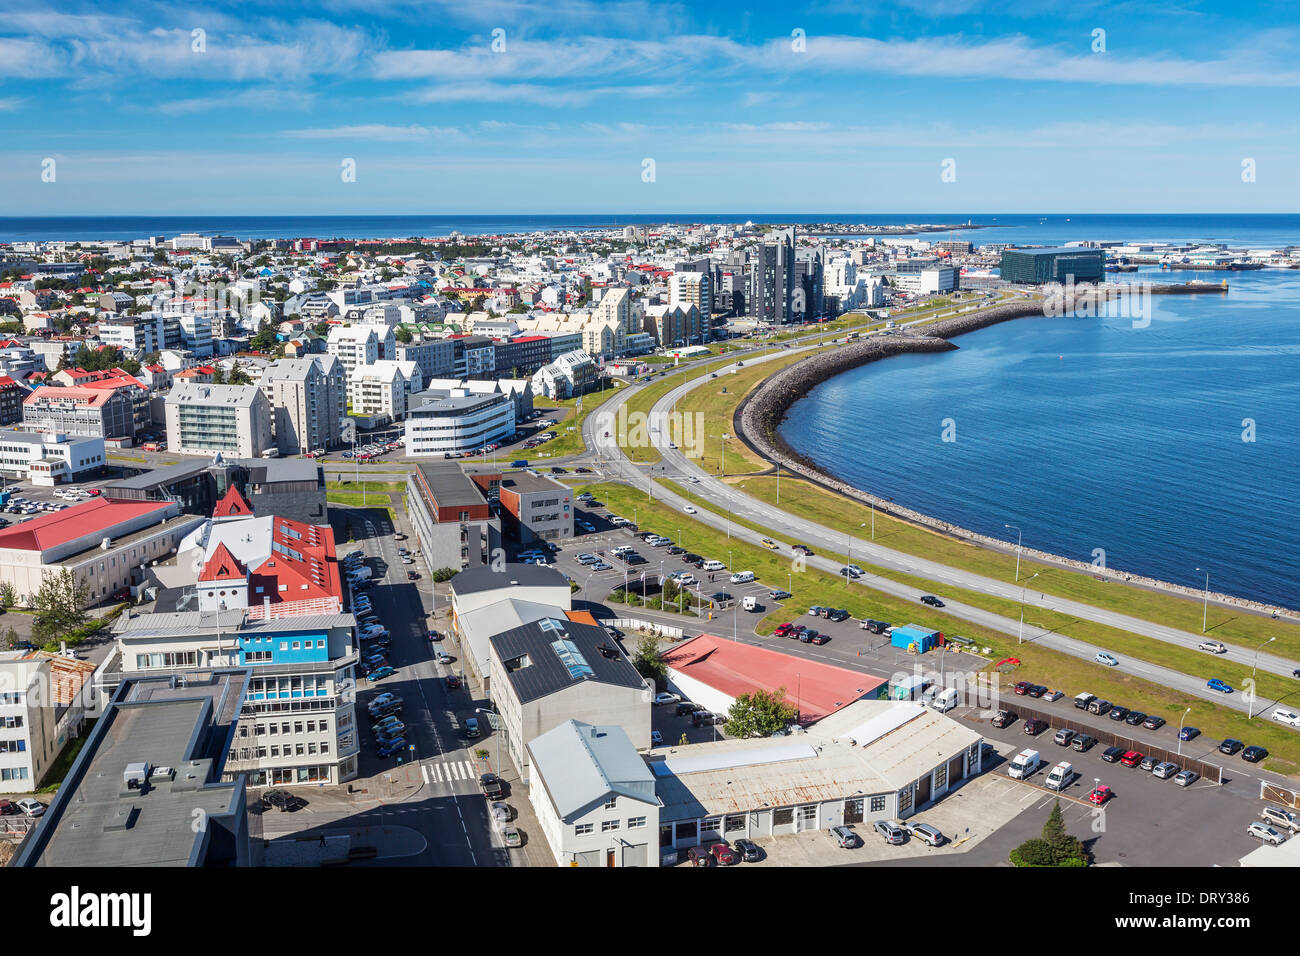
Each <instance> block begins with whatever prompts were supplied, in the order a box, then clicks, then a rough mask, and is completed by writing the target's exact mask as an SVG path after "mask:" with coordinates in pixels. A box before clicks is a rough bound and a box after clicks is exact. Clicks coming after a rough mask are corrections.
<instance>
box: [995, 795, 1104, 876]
mask: <svg viewBox="0 0 1300 956" xmlns="http://www.w3.org/2000/svg"><path fill="white" fill-rule="evenodd" d="M1010 859H1011V862H1012V863H1014V864H1015V865H1016V866H1066V867H1075V866H1087V865H1088V851H1087V849H1085V848H1084V845H1083V843H1082V842H1080V841H1079V840H1078V838H1076V837H1072V836H1070V834H1069V833H1067V832H1066V830H1065V816H1064V814H1063V813H1062V812H1061V800H1060V798H1059V797H1058V798H1057V800H1056V803H1055V804H1053V806H1052V812H1051V813H1049V814H1048V815H1047V821H1046V822H1045V823H1044V824H1043V832H1042V835H1041V836H1038V837H1033V838H1032V839H1029V840H1026V841H1025V842H1024V843H1022V844H1020V846H1018V847H1016V848H1015V849H1014V850H1012V851H1011V855H1010Z"/></svg>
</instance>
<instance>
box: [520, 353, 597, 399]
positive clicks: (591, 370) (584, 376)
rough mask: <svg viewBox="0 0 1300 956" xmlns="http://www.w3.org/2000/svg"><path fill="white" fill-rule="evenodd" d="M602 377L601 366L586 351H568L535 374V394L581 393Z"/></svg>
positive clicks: (561, 397)
mask: <svg viewBox="0 0 1300 956" xmlns="http://www.w3.org/2000/svg"><path fill="white" fill-rule="evenodd" d="M599 377H600V368H599V366H597V365H596V363H595V361H594V360H593V359H592V357H591V356H590V355H588V354H587V353H586V352H566V353H565V354H564V355H561V356H559V357H557V358H556V360H555V361H554V362H552V363H551V364H549V365H545V366H543V367H542V368H540V369H538V370H537V374H535V375H534V376H533V394H535V395H543V396H545V397H546V398H559V399H564V398H571V397H573V396H574V395H581V394H582V393H583V392H585V391H586V390H587V389H589V388H590V387H591V386H592V385H594V384H595V383H596V382H597V381H598V380H599Z"/></svg>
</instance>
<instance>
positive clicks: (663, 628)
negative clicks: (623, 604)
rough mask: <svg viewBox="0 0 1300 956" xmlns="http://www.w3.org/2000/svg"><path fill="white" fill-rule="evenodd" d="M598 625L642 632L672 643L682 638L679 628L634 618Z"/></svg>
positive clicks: (610, 620)
mask: <svg viewBox="0 0 1300 956" xmlns="http://www.w3.org/2000/svg"><path fill="white" fill-rule="evenodd" d="M600 623H601V624H609V625H612V626H614V627H616V628H618V629H619V630H620V631H644V632H645V633H647V634H650V635H651V636H653V637H666V638H668V639H669V640H673V641H676V640H679V639H680V638H681V636H682V629H681V628H680V627H674V626H673V625H671V624H659V623H657V622H655V621H643V620H641V619H640V618H635V617H616V618H612V619H611V618H606V619H604V620H602V621H601V622H600Z"/></svg>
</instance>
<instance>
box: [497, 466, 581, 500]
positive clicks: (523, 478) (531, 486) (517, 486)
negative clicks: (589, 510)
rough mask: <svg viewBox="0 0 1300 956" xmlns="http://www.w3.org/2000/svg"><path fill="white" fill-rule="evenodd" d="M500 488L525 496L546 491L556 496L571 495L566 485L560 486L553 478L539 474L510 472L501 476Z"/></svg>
mask: <svg viewBox="0 0 1300 956" xmlns="http://www.w3.org/2000/svg"><path fill="white" fill-rule="evenodd" d="M501 487H502V488H507V489H509V490H510V491H515V492H519V493H521V494H526V495H528V494H534V493H536V492H539V491H548V492H551V493H552V494H557V495H571V494H573V491H572V489H571V488H569V486H568V485H564V484H561V483H560V482H558V481H556V480H555V479H554V478H549V477H547V476H546V475H540V474H538V475H530V474H529V473H528V472H526V471H511V472H507V473H506V474H504V475H502V476H501Z"/></svg>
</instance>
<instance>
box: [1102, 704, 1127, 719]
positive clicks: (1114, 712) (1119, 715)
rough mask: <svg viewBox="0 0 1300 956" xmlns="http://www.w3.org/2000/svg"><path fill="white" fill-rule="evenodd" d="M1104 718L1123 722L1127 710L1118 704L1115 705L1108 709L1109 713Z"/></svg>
mask: <svg viewBox="0 0 1300 956" xmlns="http://www.w3.org/2000/svg"><path fill="white" fill-rule="evenodd" d="M1106 716H1107V717H1109V718H1110V719H1111V720H1124V719H1125V718H1126V717H1128V708H1127V707H1121V706H1120V705H1119V704H1116V705H1115V706H1114V707H1112V708H1111V709H1110V713H1109V714H1107V715H1106Z"/></svg>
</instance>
